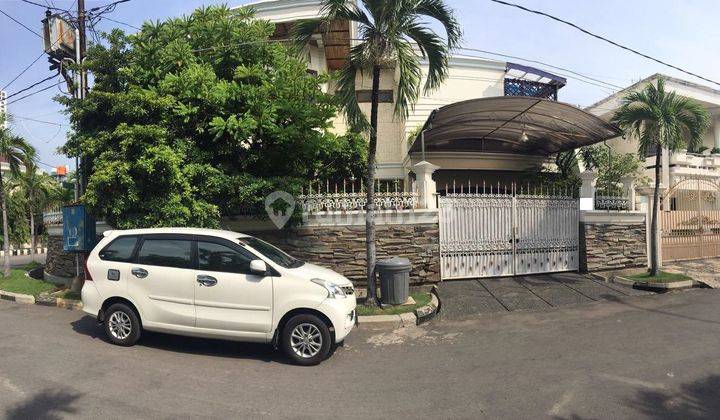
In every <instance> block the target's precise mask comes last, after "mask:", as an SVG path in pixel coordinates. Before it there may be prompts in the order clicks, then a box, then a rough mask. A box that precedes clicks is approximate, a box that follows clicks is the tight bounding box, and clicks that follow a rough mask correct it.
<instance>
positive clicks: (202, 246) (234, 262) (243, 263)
mask: <svg viewBox="0 0 720 420" xmlns="http://www.w3.org/2000/svg"><path fill="white" fill-rule="evenodd" d="M197 245H198V268H199V269H200V270H205V271H220V272H225V273H239V274H250V261H252V260H254V259H257V258H256V257H254V256H253V255H252V254H250V253H249V252H247V251H244V252H243V251H239V250H235V249H232V248H230V247H227V246H225V245H221V244H216V243H212V242H202V241H198V243H197Z"/></svg>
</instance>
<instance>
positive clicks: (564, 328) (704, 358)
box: [0, 289, 720, 419]
mask: <svg viewBox="0 0 720 420" xmlns="http://www.w3.org/2000/svg"><path fill="white" fill-rule="evenodd" d="M719 348H720V291H717V290H707V289H706V290H693V291H688V292H681V293H672V294H666V295H652V296H636V297H623V298H618V299H617V300H616V301H605V302H595V303H589V304H584V305H581V306H574V307H564V308H561V309H552V310H547V311H539V312H512V313H498V314H489V315H483V316H482V317H480V318H476V319H471V320H465V321H457V322H455V321H453V322H449V321H433V322H431V323H429V324H425V325H424V326H420V327H412V328H405V329H400V330H396V331H393V332H381V331H367V330H358V331H355V332H353V334H352V335H351V336H350V337H349V338H348V341H347V344H346V346H345V347H343V348H339V349H338V350H337V351H336V353H335V355H334V356H333V357H332V358H331V359H329V360H327V361H326V362H325V363H323V364H322V365H320V366H317V367H298V366H292V365H289V364H287V362H286V360H285V359H284V358H283V357H282V356H280V355H278V354H276V353H273V352H272V351H271V350H270V349H269V348H268V347H266V346H260V345H248V344H238V343H229V342H223V341H211V340H200V339H191V338H183V337H176V336H169V335H161V334H147V335H146V336H145V337H144V339H143V341H142V342H141V343H140V344H138V345H136V346H135V347H132V348H121V347H116V346H112V345H110V344H108V343H106V342H105V341H104V340H103V338H102V330H101V329H100V328H99V327H98V326H97V325H96V324H94V322H93V321H92V320H91V319H90V318H87V317H83V316H82V315H81V313H80V312H74V311H69V310H62V309H58V308H48V307H39V306H26V305H19V304H14V303H10V302H0V407H1V408H2V412H3V413H4V414H5V416H7V417H8V418H65V417H68V418H69V417H72V418H101V417H103V418H121V417H125V418H189V417H232V418H240V417H245V418H247V417H260V416H269V417H292V418H297V417H302V418H316V417H321V418H325V417H336V418H337V417H343V418H345V417H350V418H363V419H367V418H380V417H382V418H429V417H441V418H528V419H529V418H542V417H550V418H567V419H571V418H572V419H581V418H613V419H616V418H683V419H700V418H712V417H715V418H717V417H718V416H719V415H720V358H719V357H718V349H719Z"/></svg>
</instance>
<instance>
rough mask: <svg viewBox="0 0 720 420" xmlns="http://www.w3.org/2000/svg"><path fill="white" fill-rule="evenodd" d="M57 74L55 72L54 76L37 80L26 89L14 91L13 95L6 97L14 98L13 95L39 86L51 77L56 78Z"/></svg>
mask: <svg viewBox="0 0 720 420" xmlns="http://www.w3.org/2000/svg"><path fill="white" fill-rule="evenodd" d="M55 76H57V75H56V74H53V75H52V76H49V77H46V78H44V79H42V80H41V81H39V82H35V83H33V84H31V85H30V86H28V87H26V88H24V89H20V90H18V91H17V92H15V93H13V94H11V95H8V96H7V97H6V98H5V99H10V98H12V97H13V96H17V95H19V94H21V93H23V92H25V91H28V90H30V89H32V88H34V87H35V86H37V85H39V84H41V83H44V82H47V81H48V80H50V79H54V78H55Z"/></svg>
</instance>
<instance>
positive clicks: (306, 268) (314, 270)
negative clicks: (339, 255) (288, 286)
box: [295, 262, 352, 286]
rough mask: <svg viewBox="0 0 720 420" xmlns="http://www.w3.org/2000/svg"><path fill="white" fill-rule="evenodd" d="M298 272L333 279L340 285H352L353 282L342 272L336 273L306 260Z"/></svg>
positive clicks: (312, 277) (312, 276)
mask: <svg viewBox="0 0 720 420" xmlns="http://www.w3.org/2000/svg"><path fill="white" fill-rule="evenodd" d="M295 270H297V273H298V274H302V275H303V276H307V277H308V278H310V279H314V278H318V279H323V280H328V281H331V282H333V283H335V284H337V285H338V286H351V285H352V282H350V280H348V279H347V278H346V277H345V276H343V275H342V274H339V273H336V272H335V271H333V270H331V269H329V268H325V267H320V266H319V265H315V264H310V263H308V262H306V263H305V264H303V265H301V266H300V267H298V268H296V269H295Z"/></svg>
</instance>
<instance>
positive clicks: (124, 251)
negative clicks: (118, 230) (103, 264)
mask: <svg viewBox="0 0 720 420" xmlns="http://www.w3.org/2000/svg"><path fill="white" fill-rule="evenodd" d="M137 240H138V238H137V236H120V237H119V238H116V239H115V240H114V241H112V242H111V243H110V245H108V246H106V247H105V248H103V250H102V251H100V252H99V253H98V256H99V257H100V259H101V260H104V261H118V262H129V261H130V259H131V258H132V254H133V251H134V250H135V245H136V244H137Z"/></svg>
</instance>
